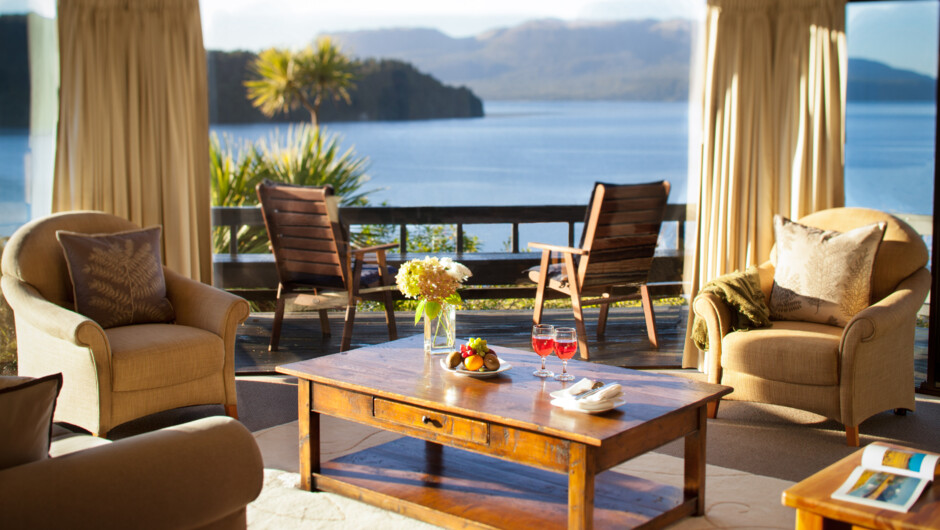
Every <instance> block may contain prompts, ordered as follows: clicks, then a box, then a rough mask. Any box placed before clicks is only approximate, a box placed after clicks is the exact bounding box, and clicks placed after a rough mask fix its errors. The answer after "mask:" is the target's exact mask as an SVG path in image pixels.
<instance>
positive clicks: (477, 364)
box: [447, 337, 499, 372]
mask: <svg viewBox="0 0 940 530" xmlns="http://www.w3.org/2000/svg"><path fill="white" fill-rule="evenodd" d="M454 353H459V355H460V357H461V359H462V360H463V368H464V370H469V371H471V372H494V371H496V370H498V369H499V357H497V356H496V352H494V351H493V350H491V349H490V348H489V347H488V346H487V345H486V339H481V338H479V337H474V338H471V339H470V340H468V341H467V343H466V344H461V345H460V352H454ZM451 355H453V354H451ZM447 365H448V366H450V367H451V368H455V369H456V368H459V367H460V365H459V364H457V365H456V366H455V365H454V364H453V363H452V361H451V357H450V356H448V360H447Z"/></svg>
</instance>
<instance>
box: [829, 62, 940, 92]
mask: <svg viewBox="0 0 940 530" xmlns="http://www.w3.org/2000/svg"><path fill="white" fill-rule="evenodd" d="M936 94H937V79H936V78H933V77H930V76H926V75H923V74H918V73H917V72H912V71H910V70H899V69H897V68H892V67H890V66H888V65H886V64H884V63H880V62H877V61H870V60H868V59H852V58H850V59H849V79H848V90H847V92H846V98H847V99H848V100H849V101H886V100H890V101H934V99H935V98H936Z"/></svg>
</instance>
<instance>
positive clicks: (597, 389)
mask: <svg viewBox="0 0 940 530" xmlns="http://www.w3.org/2000/svg"><path fill="white" fill-rule="evenodd" d="M598 385H600V386H598ZM605 386H607V385H605V384H604V383H603V382H601V381H598V382H597V383H594V386H592V387H591V389H590V390H588V391H587V392H584V393H582V394H578V395H577V396H575V397H574V399H576V400H578V399H584V398H586V397H588V396H590V395H591V394H596V393H598V392H600V391H601V390H603V389H604V387H605Z"/></svg>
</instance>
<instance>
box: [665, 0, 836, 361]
mask: <svg viewBox="0 0 940 530" xmlns="http://www.w3.org/2000/svg"><path fill="white" fill-rule="evenodd" d="M703 40H704V42H703V43H702V46H703V49H704V51H703V53H702V55H703V57H704V61H703V64H701V65H700V67H701V68H702V70H701V71H700V72H698V75H700V76H701V79H702V82H701V89H700V90H699V93H698V94H697V95H693V98H694V99H693V101H692V105H699V106H700V111H699V112H700V115H701V120H702V121H701V130H700V131H699V136H700V138H701V153H700V155H699V157H700V158H699V162H700V170H699V171H698V172H697V173H696V175H695V177H696V178H694V179H693V182H692V183H690V186H689V190H690V197H689V200H690V202H693V201H696V199H697V205H698V208H697V232H696V245H695V251H694V253H693V254H692V264H691V267H690V272H691V282H690V283H691V292H690V295H691V296H693V297H694V295H695V294H696V293H697V292H698V289H699V287H700V286H701V285H702V284H704V283H705V282H707V281H709V280H711V279H713V278H715V277H717V276H720V275H722V274H725V273H728V272H731V271H734V270H738V269H743V268H745V267H747V266H748V265H756V264H758V263H759V262H761V261H763V260H765V259H767V257H768V256H769V254H770V249H771V247H772V246H773V224H772V223H773V216H774V214H778V213H779V214H782V215H786V216H788V217H790V218H799V217H802V216H803V215H806V214H808V213H811V212H814V211H816V210H821V209H825V208H832V207H836V206H842V205H843V203H844V193H843V167H844V156H843V152H844V145H845V133H844V124H845V113H844V107H845V79H846V68H847V58H846V55H845V51H846V50H845V0H709V1H708V8H707V13H706V17H705V31H704V35H703ZM696 110H699V109H696ZM699 112H696V113H694V114H698V113H699ZM696 190H697V194H696ZM691 321H692V318H691V309H690V318H689V322H690V324H691ZM689 327H690V328H691V325H690V326H689ZM682 365H683V366H684V367H701V366H703V362H702V354H701V352H699V351H698V349H697V348H696V347H695V345H694V344H693V343H692V342H691V340H689V339H687V340H686V346H685V353H684V355H683V360H682Z"/></svg>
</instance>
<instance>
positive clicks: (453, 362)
mask: <svg viewBox="0 0 940 530" xmlns="http://www.w3.org/2000/svg"><path fill="white" fill-rule="evenodd" d="M462 362H463V357H461V356H460V352H459V351H452V352H450V353H448V354H447V366H448V367H450V368H451V369H454V368H457V367H458V366H460V363H462Z"/></svg>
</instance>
